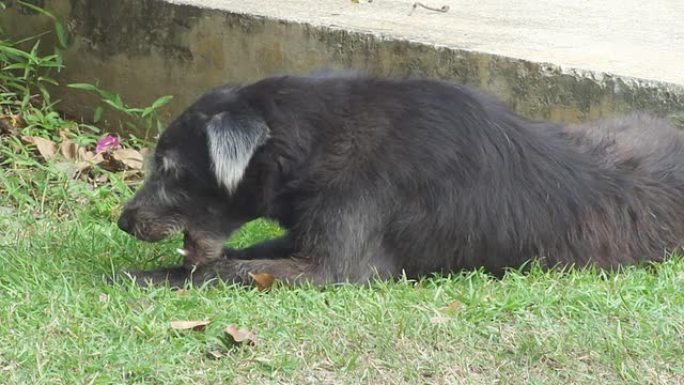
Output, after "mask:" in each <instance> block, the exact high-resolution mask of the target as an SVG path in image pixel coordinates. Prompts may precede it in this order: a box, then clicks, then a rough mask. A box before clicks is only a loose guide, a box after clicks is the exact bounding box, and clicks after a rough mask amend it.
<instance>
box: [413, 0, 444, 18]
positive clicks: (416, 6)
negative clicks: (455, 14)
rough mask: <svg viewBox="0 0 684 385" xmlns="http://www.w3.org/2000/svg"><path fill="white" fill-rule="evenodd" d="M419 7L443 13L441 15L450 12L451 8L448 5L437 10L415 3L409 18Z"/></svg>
mask: <svg viewBox="0 0 684 385" xmlns="http://www.w3.org/2000/svg"><path fill="white" fill-rule="evenodd" d="M418 7H421V8H425V9H427V10H430V11H435V12H441V13H447V12H449V6H448V5H443V6H441V7H440V8H435V7H431V6H429V5H425V4H423V3H421V2H415V3H413V7H412V8H411V12H409V16H411V14H412V13H413V11H415V10H416V8H418Z"/></svg>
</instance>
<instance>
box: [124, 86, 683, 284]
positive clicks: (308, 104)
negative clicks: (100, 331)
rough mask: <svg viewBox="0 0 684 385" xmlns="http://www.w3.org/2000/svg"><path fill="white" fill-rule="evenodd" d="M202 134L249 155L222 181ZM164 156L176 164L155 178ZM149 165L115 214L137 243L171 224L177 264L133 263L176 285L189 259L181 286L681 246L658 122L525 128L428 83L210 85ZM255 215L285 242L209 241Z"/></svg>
mask: <svg viewBox="0 0 684 385" xmlns="http://www.w3.org/2000/svg"><path fill="white" fill-rule="evenodd" d="M217 116H220V117H221V119H220V122H221V124H220V126H216V125H215V124H214V125H213V126H212V123H210V122H212V121H213V122H214V123H215V122H217V120H216V119H215V117H217ZM212 119H213V120H212ZM208 125H210V126H211V127H212V128H211V129H209V130H208V129H207V126H208ZM217 130H218V131H217ZM212 135H213V137H211V138H210V136H212ZM212 140H214V141H216V140H219V141H223V142H221V143H222V144H223V145H225V146H226V147H227V148H230V149H233V150H235V151H238V152H239V151H242V152H241V153H238V155H237V156H240V155H244V156H247V157H249V164H248V166H247V168H246V170H244V175H242V176H241V178H240V179H239V183H237V185H236V189H235V191H232V192H231V191H230V190H229V189H227V188H226V186H225V184H224V183H222V182H221V181H220V180H219V179H220V178H217V176H216V175H215V174H216V173H215V172H214V171H213V170H214V169H215V168H216V167H217V163H220V162H222V161H223V162H228V161H230V162H232V159H233V158H229V159H228V158H221V156H224V155H222V154H224V152H222V151H223V150H220V151H219V150H212V149H211V147H210V146H209V145H208V142H211V141H212ZM257 142H258V145H257V146H251V147H250V146H249V145H246V144H254V143H257ZM217 151H219V152H221V154H217ZM235 151H232V150H231V151H228V152H229V153H231V154H233V155H231V156H235V154H234V152H235ZM164 157H170V158H171V159H172V161H168V162H169V163H170V164H173V165H174V167H169V168H167V170H166V171H162V159H163V158H164ZM217 157H218V159H217ZM155 159H156V164H155V165H154V166H153V169H152V171H151V176H150V177H149V180H148V182H147V183H146V184H145V186H144V187H143V189H142V190H141V191H140V192H138V193H137V194H136V196H135V197H134V198H133V199H132V201H131V202H129V203H128V204H127V206H126V209H125V211H124V213H123V215H122V219H121V221H120V224H121V227H122V228H124V229H125V230H127V231H129V232H132V233H134V234H135V235H136V236H138V237H139V238H141V239H147V240H157V239H159V238H162V237H164V236H166V235H168V234H170V233H172V232H173V231H180V230H183V231H185V233H186V250H187V251H188V255H187V256H186V264H185V265H186V267H181V268H176V269H171V270H160V271H156V272H148V273H143V274H139V277H143V278H144V277H148V278H156V279H159V280H161V279H170V280H171V281H173V282H175V283H181V282H182V281H183V280H185V279H186V278H188V277H190V271H191V270H192V269H191V266H192V268H194V269H195V270H194V273H193V274H192V279H193V280H194V281H195V282H204V281H206V280H208V279H210V278H214V277H216V276H218V277H220V278H222V279H225V280H229V281H247V280H248V273H250V272H252V273H259V272H267V273H271V274H274V275H276V276H277V277H279V278H281V279H284V280H288V281H297V279H304V280H309V281H313V282H315V283H323V282H339V281H351V282H364V281H367V280H368V279H369V278H371V277H373V276H374V275H376V274H377V276H379V277H380V278H389V277H396V276H399V275H401V274H402V273H405V274H406V275H407V276H409V277H418V276H420V275H424V274H430V273H435V272H441V273H448V272H454V271H459V270H462V269H473V268H478V267H484V268H485V269H486V270H487V271H490V272H492V273H495V274H500V273H501V272H503V271H504V270H505V269H506V268H509V267H518V266H520V265H522V264H523V263H525V262H527V261H529V260H537V261H539V263H540V264H541V265H542V266H544V267H552V266H555V265H563V266H566V265H575V266H586V265H595V266H598V267H603V268H615V267H619V266H623V265H629V264H637V263H640V262H645V261H660V260H662V259H663V258H664V257H666V255H667V254H668V253H669V252H671V251H675V250H677V249H678V248H679V247H680V246H681V244H682V240H683V239H684V221H682V219H683V218H684V137H683V136H682V134H681V133H680V132H678V131H676V130H675V129H674V128H672V127H670V126H668V125H667V124H666V123H665V122H664V121H661V120H658V119H656V118H652V117H648V116H642V115H631V116H628V117H624V118H621V119H615V120H611V121H603V122H592V123H588V124H585V125H574V126H561V125H555V124H547V123H538V122H530V121H528V120H526V119H523V118H521V117H519V116H517V115H515V114H513V113H512V112H510V111H509V110H508V109H507V108H506V107H504V106H503V105H501V104H499V103H498V102H497V101H495V100H494V99H492V98H490V97H488V96H485V95H483V94H481V93H479V92H477V91H474V90H472V89H469V88H466V87H464V86H460V85H457V84H452V83H448V82H443V81H435V80H391V79H379V78H371V77H365V76H346V75H345V76H334V75H328V76H315V77H289V76H284V77H275V78H268V79H264V80H262V81H260V82H257V83H254V84H250V85H246V86H242V87H224V88H219V89H215V90H212V91H209V92H208V93H206V94H204V95H203V96H202V97H201V98H200V99H199V100H198V101H197V102H196V103H194V104H193V105H192V106H190V107H189V108H188V110H186V111H185V112H184V113H183V114H182V115H181V116H180V117H179V118H178V119H177V120H176V121H174V122H173V123H172V124H171V125H170V126H169V127H168V129H167V130H166V131H165V132H164V133H163V134H162V135H161V137H160V139H159V143H158V146H157V148H156V152H155ZM230 164H233V163H229V164H228V163H223V164H222V165H221V166H223V167H224V168H225V166H226V165H230ZM238 171H239V170H238ZM162 188H163V190H164V193H165V194H166V196H165V197H164V198H166V199H160V189H162ZM257 217H269V218H273V219H275V220H277V221H278V222H279V223H280V224H281V225H282V226H283V227H285V228H286V229H287V230H288V234H287V236H286V237H284V238H282V239H278V240H275V241H270V242H267V243H265V244H261V245H256V246H254V247H252V248H248V249H246V250H227V249H224V250H222V243H223V241H224V240H225V239H226V237H227V236H229V234H230V233H231V232H233V231H234V230H235V229H236V228H238V227H239V226H240V225H242V224H243V223H245V222H246V221H249V220H252V219H254V218H257Z"/></svg>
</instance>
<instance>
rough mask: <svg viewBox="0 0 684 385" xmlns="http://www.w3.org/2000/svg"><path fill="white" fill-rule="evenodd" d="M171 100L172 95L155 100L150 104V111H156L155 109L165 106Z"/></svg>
mask: <svg viewBox="0 0 684 385" xmlns="http://www.w3.org/2000/svg"><path fill="white" fill-rule="evenodd" d="M171 99H173V95H164V96H162V97H161V98H159V99H157V100H155V101H154V103H152V109H154V110H156V109H157V108H159V107H161V106H163V105H165V104H167V103H168V102H169V101H171Z"/></svg>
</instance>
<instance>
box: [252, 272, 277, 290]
mask: <svg viewBox="0 0 684 385" xmlns="http://www.w3.org/2000/svg"><path fill="white" fill-rule="evenodd" d="M249 276H250V277H251V278H252V280H254V283H255V284H256V287H257V288H258V289H259V290H261V291H265V290H268V289H270V288H271V286H273V282H274V281H275V277H274V276H273V275H272V274H269V273H249Z"/></svg>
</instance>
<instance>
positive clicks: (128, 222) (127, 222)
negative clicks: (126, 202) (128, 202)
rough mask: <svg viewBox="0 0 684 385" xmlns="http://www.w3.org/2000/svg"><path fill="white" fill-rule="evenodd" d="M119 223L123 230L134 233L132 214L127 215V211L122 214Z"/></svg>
mask: <svg viewBox="0 0 684 385" xmlns="http://www.w3.org/2000/svg"><path fill="white" fill-rule="evenodd" d="M117 225H119V228H120V229H121V230H123V231H125V232H127V233H129V234H132V233H133V220H132V219H131V217H130V215H127V214H126V213H123V214H121V216H120V217H119V221H118V222H117Z"/></svg>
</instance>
